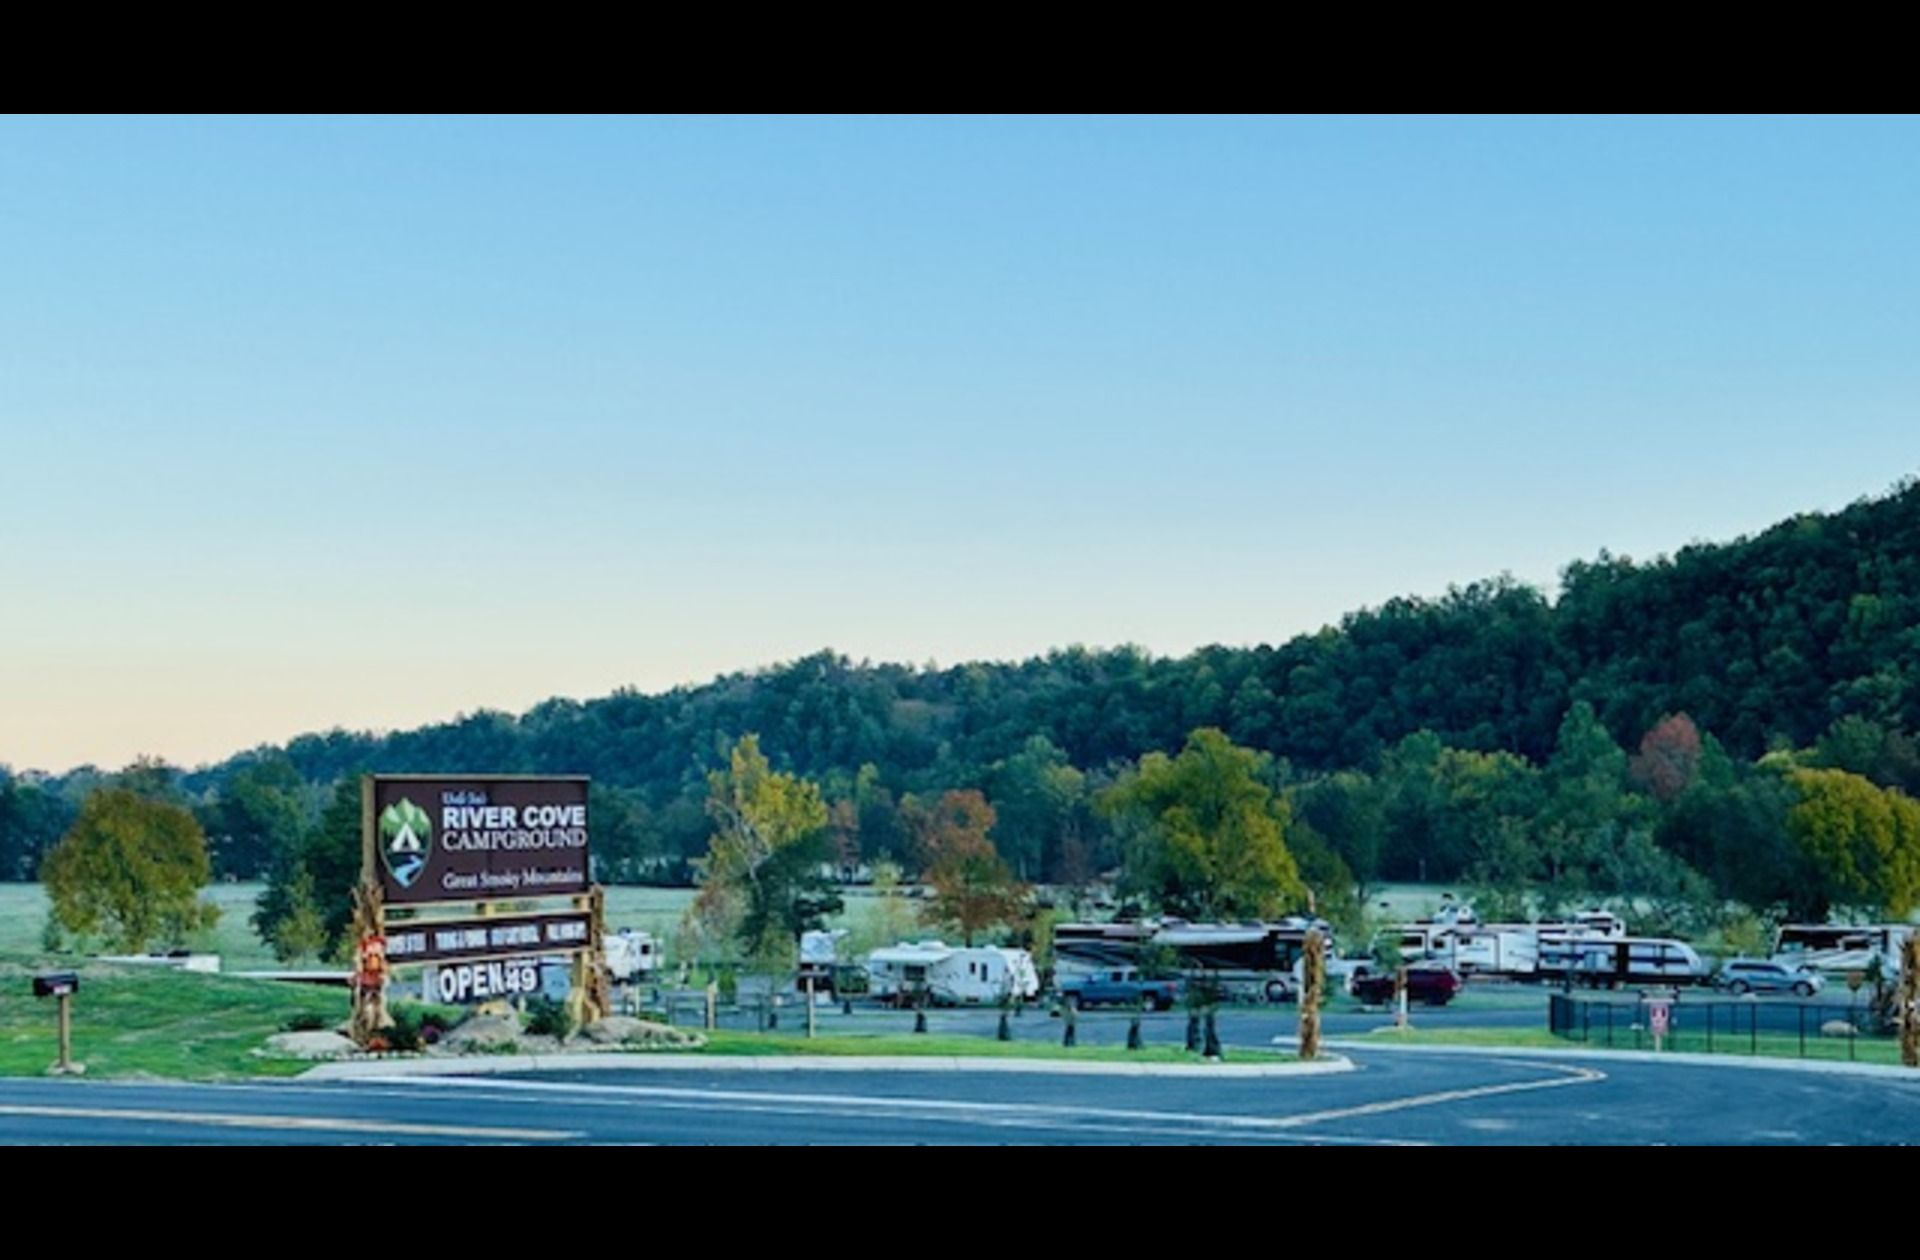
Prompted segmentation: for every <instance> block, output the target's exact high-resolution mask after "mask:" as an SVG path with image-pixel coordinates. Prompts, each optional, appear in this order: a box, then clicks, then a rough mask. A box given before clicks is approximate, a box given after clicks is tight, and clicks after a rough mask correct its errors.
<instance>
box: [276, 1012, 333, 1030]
mask: <svg viewBox="0 0 1920 1260" xmlns="http://www.w3.org/2000/svg"><path fill="white" fill-rule="evenodd" d="M332 1023H333V1021H332V1020H331V1019H329V1018H328V1017H327V1016H326V1015H324V1014H322V1013H321V1012H319V1011H295V1012H294V1013H293V1014H291V1015H289V1016H287V1022H286V1025H285V1027H286V1030H287V1031H288V1032H318V1031H320V1030H321V1029H322V1028H326V1027H327V1026H329V1025H330V1024H332Z"/></svg>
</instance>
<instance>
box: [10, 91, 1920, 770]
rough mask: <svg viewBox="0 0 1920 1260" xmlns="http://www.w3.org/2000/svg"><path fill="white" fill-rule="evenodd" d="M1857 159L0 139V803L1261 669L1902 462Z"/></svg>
mask: <svg viewBox="0 0 1920 1260" xmlns="http://www.w3.org/2000/svg"><path fill="white" fill-rule="evenodd" d="M1916 224H1920V123H1916V122H1915V121H1913V120H1858V121H1856V120H1794V119H1787V120H1608V119H1584V120H1546V119H1537V120H1529V119H1522V120H1488V119H1468V120H1445V119H1441V120H1394V119H1367V120H1344V119H1331V120H1325V119H1299V120H1290V119H1277V120H1152V119H1148V120H1134V119H1100V120H1070V119H1048V120H1027V119H993V120H948V119H932V120H927V119H882V120H857V119H849V120H833V119H828V120H803V119H778V120H764V119H763V120H751V119H749V120H727V119H692V120H686V119H667V120H646V119H639V120H345V121H333V120H296V121H287V120H263V121H228V120H186V121H153V120H141V121H112V120H86V121H72V120H53V121H34V120H9V121H4V122H0V762H10V763H12V764H13V765H15V766H16V767H24V766H41V767H47V768H63V767H65V766H68V765H72V764H75V763H78V762H81V761H88V760H91V761H96V762H99V763H101V764H107V765H118V764H120V763H122V762H124V761H125V760H127V759H128V758H130V757H131V756H133V755H134V754H136V753H142V752H144V753H151V754H156V755H162V756H166V757H169V758H171V759H174V760H177V761H183V762H187V763H192V762H196V761H201V760H207V759H213V758H217V757H220V756H223V755H225V754H227V753H229V752H231V751H234V750H236V749H239V748H241V747H245V746H248V745H251V744H254V743H257V742H261V741H266V740H280V739H284V738H286V737H288V736H291V735H293V734H295V733H298V732H300V731H303V730H310V729H318V728H325V727H328V726H332V725H336V724H339V725H347V726H352V727H375V728H384V727H396V726H405V725H412V724H415V723H419V722H423V721H429V720H434V719H439V718H445V717H451V716H453V715H454V714H455V713H457V712H460V711H463V710H468V711H470V710H472V709H474V708H478V707H482V706H493V707H504V708H509V709H519V708H523V707H525V706H526V705H529V704H531V703H533V702H536V701H538V700H540V699H542V698H544V697H546V696H549V695H554V694H565V695H575V696H589V695H595V694H600V693H603V692H605V691H608V690H610V689H612V688H613V687H615V686H619V685H623V684H630V685H637V686H639V687H642V688H644V689H648V690H652V689H658V688H663V687H667V686H671V685H674V684H678V683H682V682H695V681H701V680H704V679H706V678H708V677H710V676H712V675H713V674H715V673H717V672H721V671H725V670H731V669H737V668H746V667H752V666H756V665H762V664H768V663H772V662H775V661H779V660H783V659H789V658H791V657H794V656H796V655H799V654H802V653H805V652H808V651H812V650H815V649H818V648H821V647H826V646H831V647H833V648H836V649H838V650H841V651H844V652H847V653H849V654H851V655H853V656H855V657H856V658H857V657H872V658H875V659H882V658H885V659H898V660H908V661H914V662H924V661H928V660H938V661H940V662H942V663H947V662H952V661H955V660H962V659H970V658H983V657H984V658H1007V657H1016V656H1023V655H1026V654H1029V653H1033V652H1037V651H1041V650H1044V649H1046V648H1048V647H1050V646H1057V645H1063V644H1067V643H1075V642H1078V643H1087V644H1096V645H1109V644H1115V643H1120V642H1135V643H1139V644H1143V645H1145V646H1146V647H1148V648H1150V649H1152V650H1154V651H1156V652H1162V653H1178V652H1184V651H1186V650H1188V649H1190V648H1192V647H1194V646H1196V645H1199V644H1202V643H1208V642H1224V643H1232V644H1245V643H1253V642H1259V641H1277V640H1281V639H1284V638H1286V637H1288V636H1290V635H1293V634H1295V633H1298V632H1301V631H1310V630H1313V629H1315V628H1317V627H1319V626H1320V625H1322V624H1324V623H1326V622H1329V621H1332V620H1334V619H1337V618H1338V617H1339V615H1340V614H1341V613H1343V612H1345V611H1348V610H1350V609H1352V608H1355V607H1357V606H1361V605H1365V604H1372V603H1378V602H1380V601H1381V600H1384V599H1386V598H1389V597H1391V596H1394V595H1396V594H1402V593H1423V594H1437V593H1439V592H1441V591H1443V590H1444V589H1445V588H1446V586H1447V585H1448V584H1449V583H1453V582H1465V581H1468V580H1472V579H1475V578H1479V577H1484V576H1489V575H1492V574H1495V573H1499V572H1501V571H1503V570H1504V571H1510V572H1512V573H1513V574H1514V575H1516V576H1517V577H1520V578H1523V579H1526V580H1530V581H1535V582H1539V583H1542V584H1546V585H1549V586H1550V585H1551V584H1552V583H1553V581H1554V578H1555V575H1556V573H1557V571H1558V569H1559V568H1560V566H1561V565H1562V564H1564V563H1565V562H1566V561H1567V560H1568V559H1571V558H1574V557H1588V556H1591V555H1592V554H1593V553H1594V552H1596V551H1597V550H1599V549H1600V548H1602V547H1607V548H1611V549H1613V550H1614V551H1616V552H1626V553H1628V554H1632V555H1641V556H1644V555H1651V554H1653V553H1656V552H1661V551H1670V550H1672V549H1674V548H1676V547H1678V546H1681V545H1684V544H1685V543H1687V542H1689V541H1691V540H1696V539H1703V538H1709V539H1711V538H1724V537H1728V536H1731V535H1734V534H1737V533H1741V532H1745V531H1750V530H1753V529H1756V528H1759V527H1762V526H1764V525H1766V524H1768V523H1769V522H1771V521H1773V520H1775V519H1776V518H1778V517H1781V516H1783V515H1786V514H1789V513H1791V512H1794V511H1797V510H1802V509H1809V508H1833V507H1838V506H1841V505H1842V504H1844V503H1846V502H1847V501H1849V500H1851V499H1853V498H1854V497H1857V496H1858V495H1860V494H1863V493H1874V492H1879V491H1882V490H1884V489H1885V488H1886V487H1887V486H1888V485H1889V484H1890V483H1892V482H1893V481H1894V480H1895V479H1896V478H1898V477H1900V476H1902V475H1903V474H1906V473H1909V472H1912V471H1914V470H1915V469H1916V468H1917V467H1920V417H1917V416H1916V408H1915V402H1916V399H1917V398H1920V392H1917V387H1920V353H1916V347H1920V318H1917V316H1920V230H1916Z"/></svg>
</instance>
